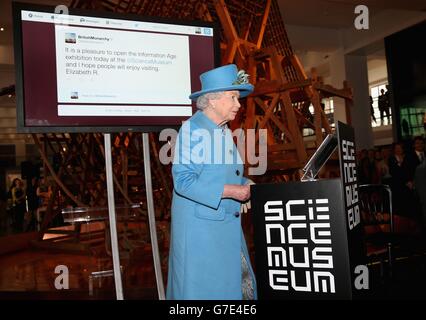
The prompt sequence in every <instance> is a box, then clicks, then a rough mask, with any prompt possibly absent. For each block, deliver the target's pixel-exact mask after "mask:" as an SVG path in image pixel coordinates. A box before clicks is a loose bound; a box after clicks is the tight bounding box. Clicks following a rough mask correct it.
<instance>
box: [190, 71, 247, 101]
mask: <svg viewBox="0 0 426 320" xmlns="http://www.w3.org/2000/svg"><path fill="white" fill-rule="evenodd" d="M200 80H201V87H202V89H201V91H197V92H194V93H193V94H191V95H190V96H189V99H191V100H195V99H197V98H198V97H199V96H201V95H203V94H205V93H210V92H218V91H231V90H238V91H240V97H241V98H244V97H246V96H248V95H249V94H250V93H252V92H253V90H254V87H253V85H252V84H250V83H249V82H248V74H246V73H245V71H244V70H240V71H238V70H237V66H236V65H235V64H228V65H226V66H222V67H219V68H216V69H212V70H210V71H207V72H204V73H202V74H201V75H200Z"/></svg>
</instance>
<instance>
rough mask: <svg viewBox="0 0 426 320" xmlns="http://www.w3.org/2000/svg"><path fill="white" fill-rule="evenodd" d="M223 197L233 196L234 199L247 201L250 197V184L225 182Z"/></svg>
mask: <svg viewBox="0 0 426 320" xmlns="http://www.w3.org/2000/svg"><path fill="white" fill-rule="evenodd" d="M222 198H232V199H234V200H237V201H240V202H245V201H247V200H248V199H250V186H249V185H244V186H241V185H238V184H225V186H224V188H223V193H222Z"/></svg>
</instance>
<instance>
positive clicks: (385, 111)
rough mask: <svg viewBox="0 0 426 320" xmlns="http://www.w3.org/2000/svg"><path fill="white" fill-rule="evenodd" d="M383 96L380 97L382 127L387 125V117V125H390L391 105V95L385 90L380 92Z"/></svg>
mask: <svg viewBox="0 0 426 320" xmlns="http://www.w3.org/2000/svg"><path fill="white" fill-rule="evenodd" d="M380 92H381V94H380V96H379V101H378V104H379V111H380V121H381V125H382V126H383V125H384V124H385V120H384V119H385V115H386V118H387V119H388V120H387V124H390V103H389V94H387V93H385V90H384V89H381V90H380Z"/></svg>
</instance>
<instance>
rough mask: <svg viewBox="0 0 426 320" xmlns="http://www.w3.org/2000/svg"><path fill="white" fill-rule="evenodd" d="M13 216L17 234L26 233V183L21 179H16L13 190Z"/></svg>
mask: <svg viewBox="0 0 426 320" xmlns="http://www.w3.org/2000/svg"><path fill="white" fill-rule="evenodd" d="M11 193H12V205H13V210H12V214H13V217H14V229H15V232H22V231H24V216H25V212H26V211H27V206H26V196H25V188H24V183H23V182H22V180H21V179H18V178H16V179H14V180H13V183H12V188H11Z"/></svg>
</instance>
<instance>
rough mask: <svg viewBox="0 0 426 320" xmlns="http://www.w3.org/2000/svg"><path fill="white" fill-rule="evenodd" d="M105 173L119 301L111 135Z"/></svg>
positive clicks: (119, 298)
mask: <svg viewBox="0 0 426 320" xmlns="http://www.w3.org/2000/svg"><path fill="white" fill-rule="evenodd" d="M104 143H105V171H106V179H107V194H108V213H109V227H110V233H111V251H112V263H113V267H114V281H115V293H116V297H117V300H123V299H124V298H123V284H122V282H121V271H120V254H119V252H118V237H117V224H116V217H115V201H114V184H113V178H112V156H111V134H110V133H105V135H104Z"/></svg>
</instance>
